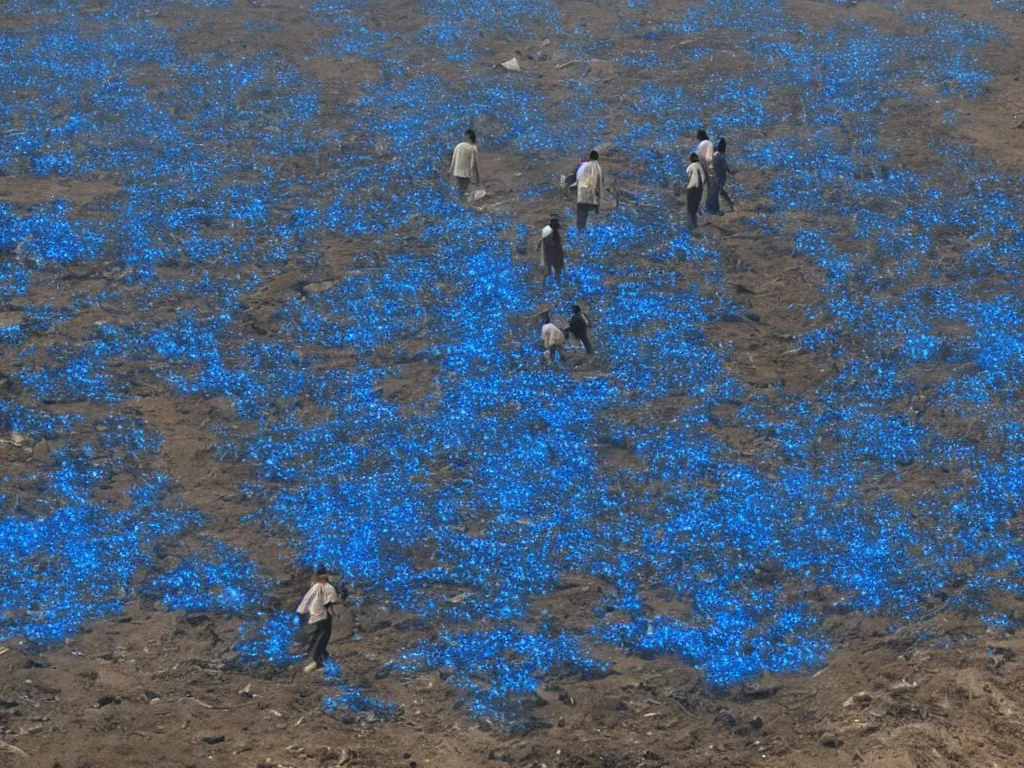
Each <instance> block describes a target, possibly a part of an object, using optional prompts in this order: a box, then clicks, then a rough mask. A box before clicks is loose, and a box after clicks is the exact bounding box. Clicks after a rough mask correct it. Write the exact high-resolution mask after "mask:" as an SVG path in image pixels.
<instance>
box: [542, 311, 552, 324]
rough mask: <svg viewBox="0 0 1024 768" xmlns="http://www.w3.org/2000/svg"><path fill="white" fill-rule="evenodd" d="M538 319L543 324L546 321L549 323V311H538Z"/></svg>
mask: <svg viewBox="0 0 1024 768" xmlns="http://www.w3.org/2000/svg"><path fill="white" fill-rule="evenodd" d="M540 321H541V323H543V324H544V325H547V324H548V323H550V322H551V313H550V312H541V313H540Z"/></svg>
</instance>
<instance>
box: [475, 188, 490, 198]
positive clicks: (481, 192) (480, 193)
mask: <svg viewBox="0 0 1024 768" xmlns="http://www.w3.org/2000/svg"><path fill="white" fill-rule="evenodd" d="M485 197H487V190H486V189H477V190H475V191H474V192H473V199H474V200H483V199H484V198H485Z"/></svg>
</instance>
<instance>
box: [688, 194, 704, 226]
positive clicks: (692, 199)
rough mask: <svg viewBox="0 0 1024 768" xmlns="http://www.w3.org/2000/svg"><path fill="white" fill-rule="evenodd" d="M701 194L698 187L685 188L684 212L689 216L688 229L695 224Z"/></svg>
mask: <svg viewBox="0 0 1024 768" xmlns="http://www.w3.org/2000/svg"><path fill="white" fill-rule="evenodd" d="M701 194H702V190H701V188H700V187H691V188H690V189H688V190H686V213H687V214H688V215H689V217H690V229H694V228H695V227H696V226H697V211H698V210H700V198H701Z"/></svg>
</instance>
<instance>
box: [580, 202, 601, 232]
mask: <svg viewBox="0 0 1024 768" xmlns="http://www.w3.org/2000/svg"><path fill="white" fill-rule="evenodd" d="M591 211H593V212H594V213H597V206H596V205H594V204H593V203H576V229H586V228H587V219H588V218H590V212H591Z"/></svg>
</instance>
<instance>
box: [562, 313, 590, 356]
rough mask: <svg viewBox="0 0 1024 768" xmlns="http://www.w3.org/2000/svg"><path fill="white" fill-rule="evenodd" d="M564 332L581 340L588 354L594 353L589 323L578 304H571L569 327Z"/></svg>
mask: <svg viewBox="0 0 1024 768" xmlns="http://www.w3.org/2000/svg"><path fill="white" fill-rule="evenodd" d="M564 333H565V335H566V336H569V335H571V336H575V337H576V338H577V339H579V340H580V341H581V342H583V348H584V349H585V350H587V354H588V355H592V354H594V346H593V345H592V344H591V343H590V323H589V322H588V321H587V316H586V315H584V314H583V310H582V309H580V305H579V304H573V305H572V317H570V318H569V327H568V328H566V329H565V332H564Z"/></svg>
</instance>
